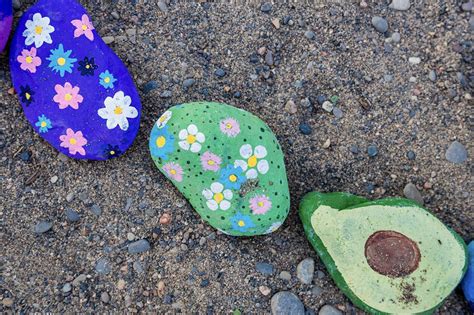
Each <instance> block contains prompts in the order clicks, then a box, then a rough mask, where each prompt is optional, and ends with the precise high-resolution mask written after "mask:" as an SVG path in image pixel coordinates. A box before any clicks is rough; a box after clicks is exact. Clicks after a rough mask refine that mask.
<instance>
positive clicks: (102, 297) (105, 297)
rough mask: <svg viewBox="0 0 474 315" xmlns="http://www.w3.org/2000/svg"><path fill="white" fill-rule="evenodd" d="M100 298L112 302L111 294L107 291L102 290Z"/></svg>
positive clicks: (105, 301)
mask: <svg viewBox="0 0 474 315" xmlns="http://www.w3.org/2000/svg"><path fill="white" fill-rule="evenodd" d="M100 300H101V301H102V302H104V303H109V302H110V296H109V294H108V293H107V292H102V293H101V294H100Z"/></svg>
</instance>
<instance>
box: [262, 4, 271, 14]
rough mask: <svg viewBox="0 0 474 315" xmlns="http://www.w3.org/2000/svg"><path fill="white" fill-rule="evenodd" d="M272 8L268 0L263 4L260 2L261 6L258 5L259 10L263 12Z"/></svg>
mask: <svg viewBox="0 0 474 315" xmlns="http://www.w3.org/2000/svg"><path fill="white" fill-rule="evenodd" d="M271 10H272V4H271V3H270V2H265V3H264V4H262V6H261V7H260V11H262V12H265V13H268V12H270V11H271Z"/></svg>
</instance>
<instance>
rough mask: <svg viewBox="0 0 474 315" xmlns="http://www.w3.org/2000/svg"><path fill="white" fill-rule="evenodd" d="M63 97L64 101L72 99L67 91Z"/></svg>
mask: <svg viewBox="0 0 474 315" xmlns="http://www.w3.org/2000/svg"><path fill="white" fill-rule="evenodd" d="M64 99H65V100H66V101H70V100H72V95H71V94H69V93H66V94H65V95H64Z"/></svg>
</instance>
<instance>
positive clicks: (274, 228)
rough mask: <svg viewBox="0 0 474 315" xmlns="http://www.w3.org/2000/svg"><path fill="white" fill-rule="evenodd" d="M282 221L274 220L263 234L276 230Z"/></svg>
mask: <svg viewBox="0 0 474 315" xmlns="http://www.w3.org/2000/svg"><path fill="white" fill-rule="evenodd" d="M282 223H283V222H274V223H272V225H271V226H270V227H269V228H268V230H267V231H266V232H265V234H270V233H273V232H275V231H276V230H278V229H279V228H280V226H281V225H282Z"/></svg>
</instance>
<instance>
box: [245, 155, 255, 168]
mask: <svg viewBox="0 0 474 315" xmlns="http://www.w3.org/2000/svg"><path fill="white" fill-rule="evenodd" d="M247 164H248V165H249V167H255V166H256V165H257V157H256V156H255V155H252V156H251V157H249V159H248V160H247Z"/></svg>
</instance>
